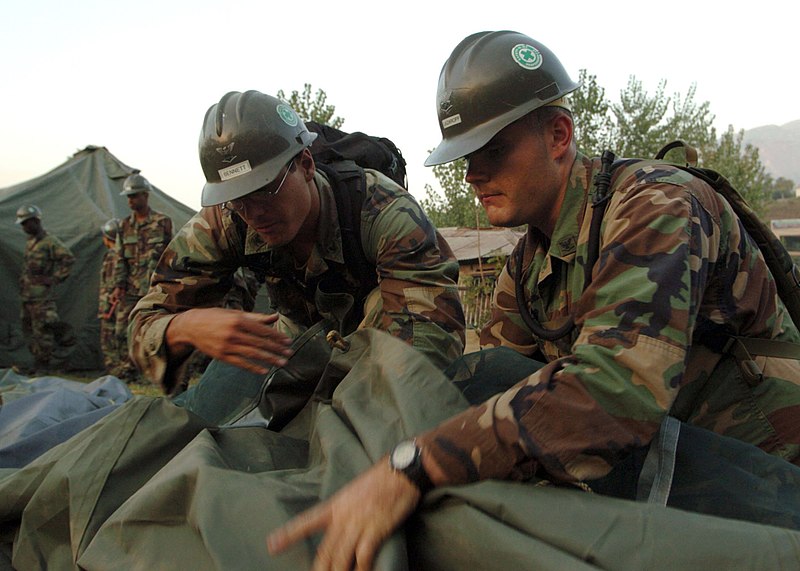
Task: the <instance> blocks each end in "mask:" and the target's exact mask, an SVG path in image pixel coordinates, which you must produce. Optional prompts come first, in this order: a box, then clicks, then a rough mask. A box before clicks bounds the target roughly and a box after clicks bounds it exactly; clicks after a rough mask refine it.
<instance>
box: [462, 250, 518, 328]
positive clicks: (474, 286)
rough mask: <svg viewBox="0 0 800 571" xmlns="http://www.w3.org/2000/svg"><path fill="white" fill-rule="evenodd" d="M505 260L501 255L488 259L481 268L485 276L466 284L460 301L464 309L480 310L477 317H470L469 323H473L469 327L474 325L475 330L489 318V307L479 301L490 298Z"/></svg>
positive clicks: (475, 278) (474, 278) (505, 257)
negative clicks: (473, 308)
mask: <svg viewBox="0 0 800 571" xmlns="http://www.w3.org/2000/svg"><path fill="white" fill-rule="evenodd" d="M507 258H508V256H505V255H502V254H501V255H499V256H493V257H491V258H489V259H488V260H486V263H485V264H484V266H483V271H484V274H485V275H483V276H477V277H473V278H472V279H471V280H469V281H468V282H467V287H466V290H465V291H464V294H463V299H462V302H463V303H464V307H465V309H466V308H472V307H475V308H480V309H481V311H480V312H479V313H478V314H477V315H474V316H472V319H471V321H473V322H474V323H470V324H469V325H474V326H475V327H476V328H478V329H481V328H482V327H483V326H484V325H485V324H486V322H487V321H489V318H490V317H491V306H490V304H488V303H481V301H482V300H484V299H487V298H491V295H492V292H493V291H494V284H495V282H496V281H497V277H498V276H499V275H500V272H501V271H502V269H503V267H504V266H505V265H506V259H507Z"/></svg>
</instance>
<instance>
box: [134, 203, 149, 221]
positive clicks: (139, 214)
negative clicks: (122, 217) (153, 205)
mask: <svg viewBox="0 0 800 571" xmlns="http://www.w3.org/2000/svg"><path fill="white" fill-rule="evenodd" d="M149 215H150V207H149V206H148V207H147V208H145V209H143V210H142V211H138V210H134V211H133V217H134V219H135V220H136V221H137V222H144V221H145V220H147V217H148V216H149Z"/></svg>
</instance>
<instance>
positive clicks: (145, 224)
mask: <svg viewBox="0 0 800 571" xmlns="http://www.w3.org/2000/svg"><path fill="white" fill-rule="evenodd" d="M150 190H151V186H150V183H149V182H148V181H147V179H146V178H144V177H143V176H142V175H140V174H139V173H133V174H132V175H130V176H129V177H128V178H126V179H125V182H124V183H123V185H122V193H121V194H122V195H123V196H127V197H128V206H129V207H130V209H131V211H132V214H131V215H130V217H129V218H125V219H123V220H122V222H121V223H120V227H119V233H118V235H117V242H116V246H115V252H116V255H117V263H116V267H115V269H114V293H113V294H112V297H111V301H112V303H113V302H117V303H118V307H117V323H116V330H117V337H118V341H119V344H120V346H121V347H123V348H127V346H128V335H127V330H128V316H129V315H130V313H131V310H133V306H135V305H136V302H138V301H139V299H141V298H142V297H143V296H144V294H146V293H147V289H148V288H149V287H150V275H151V274H152V273H153V270H154V269H155V267H156V264H158V260H159V258H160V257H161V253H162V252H163V251H164V249H165V248H166V247H167V244H169V242H170V240H171V239H172V220H170V218H169V217H168V216H165V215H164V214H161V213H160V212H156V211H155V210H153V209H152V208H150V206H149V205H148V200H149V197H150ZM117 376H119V377H120V378H121V379H123V380H132V379H133V378H135V377H136V376H137V371H136V368H135V367H134V365H133V363H131V361H130V359H129V358H128V356H127V351H125V360H124V362H123V363H122V364H121V365H120V367H119V374H118V375H117Z"/></svg>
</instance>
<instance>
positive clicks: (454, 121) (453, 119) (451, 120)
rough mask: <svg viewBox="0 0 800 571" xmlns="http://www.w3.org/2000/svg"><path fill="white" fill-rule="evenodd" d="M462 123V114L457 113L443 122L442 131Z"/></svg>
mask: <svg viewBox="0 0 800 571" xmlns="http://www.w3.org/2000/svg"><path fill="white" fill-rule="evenodd" d="M459 123H461V113H457V114H456V115H453V116H452V117H448V118H447V119H445V120H443V121H442V129H447V128H448V127H452V126H453V125H458V124H459Z"/></svg>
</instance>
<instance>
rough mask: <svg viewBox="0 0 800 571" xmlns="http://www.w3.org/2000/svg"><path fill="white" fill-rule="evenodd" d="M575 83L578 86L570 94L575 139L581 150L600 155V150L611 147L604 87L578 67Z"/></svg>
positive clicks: (609, 120) (607, 103) (608, 111)
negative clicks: (576, 82) (578, 72)
mask: <svg viewBox="0 0 800 571" xmlns="http://www.w3.org/2000/svg"><path fill="white" fill-rule="evenodd" d="M578 83H580V85H581V86H580V87H579V88H578V89H577V90H576V91H574V92H573V93H572V94H571V95H570V101H571V103H572V115H573V118H574V123H575V135H574V136H575V142H576V143H577V145H578V148H579V149H581V150H582V151H584V152H586V153H588V154H590V155H600V154H601V153H602V152H603V150H604V149H609V148H612V145H611V137H612V133H613V128H614V123H613V121H612V120H611V114H610V111H611V104H610V103H609V102H608V99H606V90H605V89H603V88H602V87H600V86H599V85H598V84H597V76H594V75H589V73H588V72H587V71H586V70H585V69H582V70H580V74H579V77H578Z"/></svg>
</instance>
